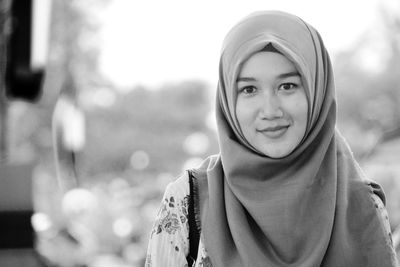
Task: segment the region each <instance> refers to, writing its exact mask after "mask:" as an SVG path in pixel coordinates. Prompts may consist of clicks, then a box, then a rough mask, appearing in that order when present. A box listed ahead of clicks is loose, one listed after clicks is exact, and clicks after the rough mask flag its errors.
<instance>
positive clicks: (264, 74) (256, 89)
mask: <svg viewBox="0 0 400 267" xmlns="http://www.w3.org/2000/svg"><path fill="white" fill-rule="evenodd" d="M237 90H238V93H237V101H236V117H237V119H238V122H239V126H240V128H241V130H242V133H243V135H244V137H245V138H246V140H247V141H248V142H249V143H250V144H251V145H252V146H253V147H254V148H255V149H257V150H258V151H260V152H262V153H264V154H265V155H267V156H269V157H271V158H281V157H285V156H287V155H288V154H290V153H291V152H292V151H293V150H294V149H295V148H296V147H297V145H298V144H299V143H300V142H301V140H302V138H303V136H304V134H305V131H306V126H307V111H308V103H307V97H306V93H305V89H304V87H303V84H302V80H301V77H300V74H299V72H298V71H297V69H296V67H295V66H294V65H293V63H292V62H291V61H289V60H288V59H287V58H286V57H285V56H283V55H281V54H279V53H274V52H258V53H256V54H254V55H252V56H251V57H250V58H249V59H248V60H247V61H245V62H244V64H243V66H242V69H241V70H240V73H239V76H238V79H237Z"/></svg>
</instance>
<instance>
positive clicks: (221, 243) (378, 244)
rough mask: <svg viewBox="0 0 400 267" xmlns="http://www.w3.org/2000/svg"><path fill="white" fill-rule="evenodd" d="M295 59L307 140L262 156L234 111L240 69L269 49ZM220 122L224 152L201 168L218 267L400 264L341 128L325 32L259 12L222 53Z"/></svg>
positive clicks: (207, 229)
mask: <svg viewBox="0 0 400 267" xmlns="http://www.w3.org/2000/svg"><path fill="white" fill-rule="evenodd" d="M268 44H270V45H272V46H273V47H274V48H275V49H276V50H278V51H279V53H281V54H282V55H284V56H286V57H287V58H288V59H289V60H290V61H291V62H292V63H293V64H294V65H295V66H296V68H297V70H298V71H299V73H300V74H301V77H302V82H303V86H304V88H305V90H306V95H307V99H308V107H309V110H308V124H307V129H306V134H305V137H304V138H303V140H302V142H301V143H300V144H299V145H298V147H297V148H296V149H295V150H294V151H293V152H292V153H291V154H289V155H288V156H286V157H283V158H279V159H273V158H270V157H268V156H266V155H263V154H262V153H260V152H259V151H257V150H256V149H255V148H254V147H252V146H251V145H250V144H249V142H248V141H246V139H245V138H244V136H243V134H242V132H241V130H240V127H239V124H238V120H237V118H236V115H235V105H236V98H237V88H236V80H237V77H238V74H239V71H240V68H241V65H242V64H243V62H244V61H246V60H247V59H248V58H249V57H250V56H251V55H253V54H254V53H256V52H258V51H261V50H262V49H263V48H264V47H266V45H268ZM216 117H217V124H218V137H219V143H220V154H219V155H218V156H217V157H214V158H210V159H208V160H207V161H206V162H204V164H203V167H201V168H199V169H197V170H196V172H197V174H198V175H200V176H201V175H203V177H206V178H207V179H206V184H207V187H208V199H207V203H206V205H205V207H206V208H205V209H204V210H202V225H201V227H202V238H203V239H204V240H203V242H204V243H205V247H206V249H207V252H208V254H209V256H210V259H211V262H212V264H213V266H214V267H221V266H230V267H235V266H237V267H239V266H240V267H243V266H245V267H258V266H260V267H261V266H263V267H264V266H296V267H313V266H324V267H331V266H332V267H333V266H336V267H346V266H349V267H356V266H360V267H365V266H371V267H377V266H381V267H385V266H395V261H396V260H395V258H394V254H393V249H392V246H391V243H390V239H389V238H388V236H387V234H386V233H385V231H384V228H383V225H382V222H381V220H380V219H379V217H378V211H377V210H376V209H375V207H374V202H373V199H372V194H378V195H379V196H380V197H381V198H382V200H383V201H384V195H383V193H382V191H381V189H380V187H379V186H378V185H376V184H374V183H372V182H368V181H367V180H366V179H364V178H363V177H362V173H361V170H360V169H359V167H358V165H357V163H356V162H355V161H354V159H353V156H352V153H351V151H350V149H349V148H348V146H347V145H346V143H345V141H344V139H343V138H342V137H341V136H340V134H339V133H338V131H337V130H336V129H335V124H336V100H335V85H334V79H333V73H332V66H331V62H330V59H329V55H328V53H327V51H326V49H325V47H324V44H323V42H322V39H321V37H320V35H319V34H318V32H317V31H316V30H315V29H314V28H313V27H312V26H310V25H309V24H307V23H306V22H304V21H303V20H301V19H300V18H298V17H296V16H293V15H290V14H287V13H283V12H277V11H267V12H257V13H253V14H251V15H250V16H248V17H246V18H245V19H244V20H242V21H241V22H239V23H238V24H237V25H236V26H234V28H233V29H232V30H231V31H230V32H229V33H228V35H227V36H226V38H225V40H224V44H223V47H222V52H221V58H220V68H219V84H218V90H217V102H216Z"/></svg>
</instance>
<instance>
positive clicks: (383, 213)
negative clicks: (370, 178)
mask: <svg viewBox="0 0 400 267" xmlns="http://www.w3.org/2000/svg"><path fill="white" fill-rule="evenodd" d="M372 199H373V200H374V203H375V208H376V209H377V210H378V214H379V217H380V219H381V222H382V224H383V228H384V231H385V233H386V234H387V236H388V238H389V239H390V242H391V243H393V241H392V231H391V229H390V222H389V215H388V212H387V210H386V208H385V204H384V203H383V201H382V199H381V198H380V197H379V196H378V195H376V194H372ZM392 245H393V244H392Z"/></svg>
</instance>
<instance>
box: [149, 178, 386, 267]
mask: <svg viewBox="0 0 400 267" xmlns="http://www.w3.org/2000/svg"><path fill="white" fill-rule="evenodd" d="M189 198H190V188H189V176H188V174H187V172H185V174H183V175H182V176H180V177H179V178H178V179H177V180H176V181H174V182H172V183H170V184H169V185H168V186H167V188H166V190H165V193H164V197H163V199H162V202H161V206H160V209H159V211H158V213H157V217H156V220H155V223H154V225H153V229H152V231H151V234H150V240H149V245H148V249H147V256H146V264H145V267H211V266H212V264H211V261H210V258H209V257H208V256H207V250H206V248H205V247H204V244H203V242H202V239H203V238H202V235H201V234H200V242H199V249H198V254H197V259H196V262H195V263H194V264H193V266H188V263H187V261H186V256H187V255H188V253H189V224H188V204H189ZM372 198H373V199H374V201H375V207H376V209H377V210H378V211H379V213H380V214H381V218H382V225H383V227H385V230H386V232H387V233H388V236H389V238H390V239H391V230H390V224H389V219H388V214H387V211H386V208H385V206H384V204H383V202H382V200H381V199H380V198H379V197H378V196H377V195H375V194H372Z"/></svg>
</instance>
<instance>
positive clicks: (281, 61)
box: [238, 51, 297, 78]
mask: <svg viewBox="0 0 400 267" xmlns="http://www.w3.org/2000/svg"><path fill="white" fill-rule="evenodd" d="M295 71H297V69H296V67H295V65H294V64H293V63H292V62H291V61H290V60H289V59H288V58H286V57H285V56H284V55H282V54H280V53H276V52H269V51H268V52H266V51H261V52H257V53H255V54H253V55H251V56H250V57H249V58H248V59H247V60H245V61H244V62H243V64H242V66H241V69H240V72H239V77H238V78H241V77H246V76H257V75H279V74H282V73H289V72H295Z"/></svg>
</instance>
